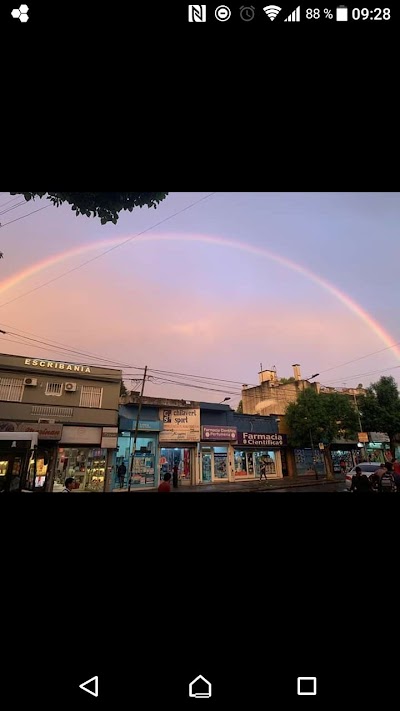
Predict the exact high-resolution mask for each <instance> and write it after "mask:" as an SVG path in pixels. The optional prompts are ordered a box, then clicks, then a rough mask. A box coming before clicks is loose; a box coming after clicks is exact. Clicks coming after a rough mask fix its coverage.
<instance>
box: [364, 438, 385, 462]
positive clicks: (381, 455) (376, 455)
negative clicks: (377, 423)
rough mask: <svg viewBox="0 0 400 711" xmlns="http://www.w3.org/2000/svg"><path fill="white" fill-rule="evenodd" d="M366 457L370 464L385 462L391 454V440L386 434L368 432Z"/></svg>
mask: <svg viewBox="0 0 400 711" xmlns="http://www.w3.org/2000/svg"><path fill="white" fill-rule="evenodd" d="M368 439H369V442H368V443H367V444H366V446H365V449H366V456H367V460H368V461H369V462H381V463H382V462H385V461H386V458H387V455H388V454H389V453H390V439H389V436H388V435H387V434H386V433H385V432H368Z"/></svg>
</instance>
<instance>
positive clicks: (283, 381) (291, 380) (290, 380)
mask: <svg viewBox="0 0 400 711" xmlns="http://www.w3.org/2000/svg"><path fill="white" fill-rule="evenodd" d="M295 382H296V378H293V376H292V377H291V378H279V384H280V385H289V383H295Z"/></svg>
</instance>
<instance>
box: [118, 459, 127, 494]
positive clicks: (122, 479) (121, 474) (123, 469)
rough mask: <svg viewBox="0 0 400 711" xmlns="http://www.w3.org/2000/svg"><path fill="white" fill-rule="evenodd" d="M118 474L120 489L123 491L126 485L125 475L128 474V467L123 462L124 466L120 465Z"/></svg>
mask: <svg viewBox="0 0 400 711" xmlns="http://www.w3.org/2000/svg"><path fill="white" fill-rule="evenodd" d="M117 474H118V479H119V488H120V489H123V488H124V484H125V474H126V466H125V464H124V462H122V464H120V465H119V467H118V472H117Z"/></svg>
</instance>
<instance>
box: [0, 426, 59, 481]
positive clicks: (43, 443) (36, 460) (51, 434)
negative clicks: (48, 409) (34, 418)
mask: <svg viewBox="0 0 400 711" xmlns="http://www.w3.org/2000/svg"><path fill="white" fill-rule="evenodd" d="M7 424H8V427H9V428H10V427H11V426H12V427H13V430H12V431H11V430H10V434H9V435H6V437H7V436H8V437H9V440H10V443H9V451H8V452H7V455H6V454H5V449H4V445H3V455H2V459H1V462H0V477H3V476H4V477H5V478H4V479H2V483H3V485H4V486H6V484H5V482H6V481H7V478H10V477H11V479H10V481H12V487H11V490H13V491H15V490H17V489H24V490H29V491H31V490H33V489H35V491H46V490H47V488H48V483H49V479H50V474H51V472H52V471H53V470H54V466H55V460H56V454H57V445H58V442H59V440H60V438H61V435H62V430H63V426H62V425H58V424H44V423H40V422H39V423H37V422H13V423H10V422H9V423H7ZM24 434H26V437H25V438H23V439H25V440H26V441H28V439H29V437H31V436H32V435H36V437H37V445H36V446H35V448H34V450H32V452H31V454H30V456H29V458H28V460H26V451H22V452H20V451H19V449H20V444H19V442H20V441H21V437H23V435H24ZM5 441H6V440H4V442H5ZM11 445H12V446H11ZM17 484H18V486H17ZM1 486H2V484H1V483H0V489H1Z"/></svg>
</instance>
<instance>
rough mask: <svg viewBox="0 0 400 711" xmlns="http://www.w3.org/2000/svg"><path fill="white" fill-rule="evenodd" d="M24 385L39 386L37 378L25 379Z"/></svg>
mask: <svg viewBox="0 0 400 711" xmlns="http://www.w3.org/2000/svg"><path fill="white" fill-rule="evenodd" d="M24 385H37V378H24Z"/></svg>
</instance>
